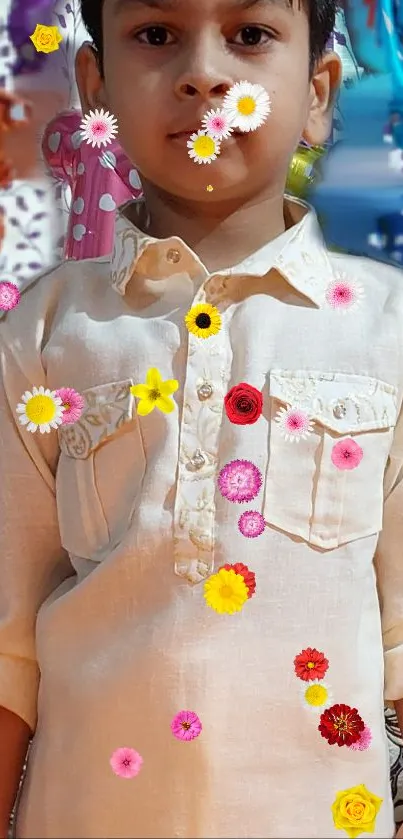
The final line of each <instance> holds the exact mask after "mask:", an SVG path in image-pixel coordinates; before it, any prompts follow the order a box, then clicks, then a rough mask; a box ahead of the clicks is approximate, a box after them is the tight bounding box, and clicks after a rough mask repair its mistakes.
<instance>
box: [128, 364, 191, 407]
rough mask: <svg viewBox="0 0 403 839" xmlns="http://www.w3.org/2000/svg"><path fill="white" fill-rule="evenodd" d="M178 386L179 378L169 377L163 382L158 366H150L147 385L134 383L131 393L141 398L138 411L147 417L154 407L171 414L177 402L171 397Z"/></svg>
mask: <svg viewBox="0 0 403 839" xmlns="http://www.w3.org/2000/svg"><path fill="white" fill-rule="evenodd" d="M178 387H179V383H178V381H177V379H167V381H166V382H163V381H162V377H161V373H160V371H159V370H157V369H156V367H150V369H149V370H148V372H147V376H146V383H145V385H132V386H131V388H130V393H132V394H133V396H136V397H137V399H140V402H139V403H138V405H137V413H138V414H140V416H141V417H146V416H147V414H151V411H153V410H154V408H159V410H160V411H162V412H163V413H164V414H170V413H171V411H173V410H174V408H175V402H174V401H173V399H170V398H169V397H170V396H171V395H172V393H175V391H176V390H178Z"/></svg>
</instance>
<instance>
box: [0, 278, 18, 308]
mask: <svg viewBox="0 0 403 839" xmlns="http://www.w3.org/2000/svg"><path fill="white" fill-rule="evenodd" d="M20 300H21V294H20V292H19V290H18V288H17V286H16V285H14V283H9V282H7V280H4V281H3V282H1V283H0V310H1V311H3V312H9V311H10V310H11V309H15V307H16V306H18V304H19V302H20Z"/></svg>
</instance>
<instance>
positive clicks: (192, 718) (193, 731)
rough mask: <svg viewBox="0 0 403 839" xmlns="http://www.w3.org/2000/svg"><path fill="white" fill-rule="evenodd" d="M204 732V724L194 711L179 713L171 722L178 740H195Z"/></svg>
mask: <svg viewBox="0 0 403 839" xmlns="http://www.w3.org/2000/svg"><path fill="white" fill-rule="evenodd" d="M201 730H202V724H201V722H200V720H199V717H198V716H197V714H195V712H194V711H179V713H178V714H176V716H175V717H174V718H173V720H172V722H171V731H172V734H173V735H174V737H176V739H177V740H194V739H195V737H198V736H199V734H200V732H201Z"/></svg>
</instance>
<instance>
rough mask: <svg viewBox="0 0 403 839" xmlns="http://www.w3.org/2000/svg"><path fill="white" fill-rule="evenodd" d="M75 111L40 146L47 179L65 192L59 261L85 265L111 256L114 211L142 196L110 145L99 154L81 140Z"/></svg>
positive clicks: (133, 174)
mask: <svg viewBox="0 0 403 839" xmlns="http://www.w3.org/2000/svg"><path fill="white" fill-rule="evenodd" d="M82 118H83V117H82V113H81V111H66V112H64V113H61V114H58V115H57V116H56V117H55V119H53V120H52V121H51V122H50V123H49V124H48V125H47V127H46V130H45V134H44V137H43V141H42V151H43V155H44V158H45V161H46V163H47V165H48V167H49V169H50V170H51V172H52V174H53V175H54V177H55V178H57V179H58V180H61V181H63V182H65V183H67V184H68V185H69V186H70V188H71V209H70V216H69V224H68V230H67V236H66V239H65V249H64V256H65V258H66V259H90V258H92V259H93V258H96V257H98V256H106V255H107V254H110V253H111V252H112V250H113V237H114V221H115V212H114V211H115V210H116V207H118V206H119V205H120V204H124V203H125V202H126V201H129V200H131V199H133V198H140V197H141V196H142V194H143V191H142V187H141V183H140V179H139V176H138V173H137V170H136V169H135V168H134V166H133V164H132V163H131V162H130V160H129V159H128V158H127V157H126V155H125V153H124V151H123V149H122V148H121V146H120V145H119V143H118V142H117V141H116V140H113V141H112V142H111V143H110V144H109V145H108V146H107V148H106V149H104V150H100V149H96V148H93V147H92V146H90V145H89V144H88V143H87V142H85V140H83V137H82V133H81V131H80V123H81V121H82Z"/></svg>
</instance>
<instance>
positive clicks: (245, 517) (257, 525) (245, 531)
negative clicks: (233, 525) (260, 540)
mask: <svg viewBox="0 0 403 839" xmlns="http://www.w3.org/2000/svg"><path fill="white" fill-rule="evenodd" d="M238 527H239V529H240V531H241V533H242V536H246V537H247V538H248V539H255V538H256V536H260V535H261V533H263V531H264V529H265V527H266V522H265V520H264V518H263V516H262V515H261V514H260V513H258V512H257V511H256V510H246V512H245V513H242V515H241V516H240V518H239V521H238Z"/></svg>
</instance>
